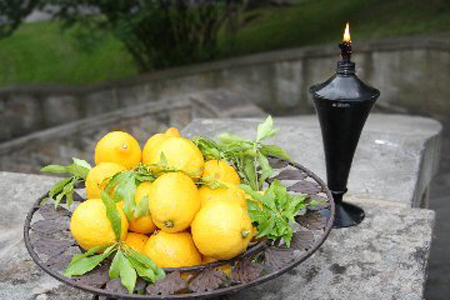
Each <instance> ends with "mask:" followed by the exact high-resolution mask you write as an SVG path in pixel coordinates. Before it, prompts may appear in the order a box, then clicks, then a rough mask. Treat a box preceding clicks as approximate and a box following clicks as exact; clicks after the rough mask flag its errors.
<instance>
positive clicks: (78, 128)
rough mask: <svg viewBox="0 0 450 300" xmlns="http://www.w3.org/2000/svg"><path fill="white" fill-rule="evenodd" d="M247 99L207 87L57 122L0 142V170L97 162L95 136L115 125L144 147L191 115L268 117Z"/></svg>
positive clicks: (28, 170) (34, 169) (32, 170)
mask: <svg viewBox="0 0 450 300" xmlns="http://www.w3.org/2000/svg"><path fill="white" fill-rule="evenodd" d="M248 98H249V96H245V95H242V94H236V93H232V92H230V91H226V90H209V91H208V90H207V91H201V92H198V93H193V94H187V95H184V96H180V97H176V98H166V99H164V100H160V101H155V102H148V103H144V104H138V105H134V106H130V107H128V108H122V109H118V110H114V111H111V112H107V113H102V114H99V115H97V116H92V117H88V118H84V119H82V120H79V121H74V122H70V123H67V124H64V125H59V126H54V127H52V128H50V129H45V130H41V131H39V132H35V133H32V134H29V135H26V136H23V137H20V138H16V139H13V140H10V141H8V142H4V143H0V170H2V171H16V172H24V173H38V172H39V170H40V168H41V167H42V166H44V165H48V164H67V163H69V162H70V161H71V158H72V157H77V158H81V159H85V160H87V161H89V162H91V163H93V158H94V148H95V145H96V143H97V141H98V140H100V138H101V137H102V136H104V135H105V134H106V133H108V132H110V131H113V130H123V131H126V132H129V133H131V134H132V135H133V136H134V137H135V138H136V139H137V140H138V141H139V143H140V145H141V146H143V145H144V144H145V142H146V141H147V139H148V138H149V137H150V136H151V135H153V134H155V133H157V132H162V131H164V130H165V129H167V127H169V126H175V127H178V128H180V129H181V128H183V127H185V126H186V125H187V124H189V123H190V122H191V121H192V119H193V118H218V117H219V118H220V117H262V116H264V115H265V114H264V112H263V111H262V110H261V109H259V108H258V107H257V106H255V105H254V104H253V103H252V102H251V101H249V100H248ZM236 107H239V110H237V109H236Z"/></svg>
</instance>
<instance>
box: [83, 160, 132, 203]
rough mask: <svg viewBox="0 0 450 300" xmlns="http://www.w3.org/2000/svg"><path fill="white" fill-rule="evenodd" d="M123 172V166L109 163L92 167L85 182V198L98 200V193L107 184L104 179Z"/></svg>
mask: <svg viewBox="0 0 450 300" xmlns="http://www.w3.org/2000/svg"><path fill="white" fill-rule="evenodd" d="M125 170H126V169H125V167H124V166H122V165H119V164H116V163H111V162H104V163H100V164H98V165H96V166H95V167H93V168H92V169H91V170H90V171H89V174H88V176H87V177H86V181H85V185H86V194H87V198H88V199H98V198H100V191H102V190H104V189H105V187H106V185H107V184H108V180H106V179H107V178H110V177H112V176H114V175H115V174H117V173H119V172H121V171H125Z"/></svg>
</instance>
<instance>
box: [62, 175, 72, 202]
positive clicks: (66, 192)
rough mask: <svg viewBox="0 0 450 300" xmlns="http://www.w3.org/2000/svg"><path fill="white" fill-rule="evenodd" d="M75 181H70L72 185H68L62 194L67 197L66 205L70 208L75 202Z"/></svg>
mask: <svg viewBox="0 0 450 300" xmlns="http://www.w3.org/2000/svg"><path fill="white" fill-rule="evenodd" d="M74 184H75V180H73V178H72V180H71V181H70V184H66V185H65V186H64V188H63V190H62V192H61V195H64V196H66V203H67V205H68V206H69V207H70V206H71V205H72V202H73V191H74V189H75V186H74Z"/></svg>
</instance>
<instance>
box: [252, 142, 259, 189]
mask: <svg viewBox="0 0 450 300" xmlns="http://www.w3.org/2000/svg"><path fill="white" fill-rule="evenodd" d="M257 144H258V142H254V143H253V150H254V152H255V158H254V162H253V165H254V166H255V187H256V190H257V191H259V180H258V170H257V168H256V163H257V159H258V147H257Z"/></svg>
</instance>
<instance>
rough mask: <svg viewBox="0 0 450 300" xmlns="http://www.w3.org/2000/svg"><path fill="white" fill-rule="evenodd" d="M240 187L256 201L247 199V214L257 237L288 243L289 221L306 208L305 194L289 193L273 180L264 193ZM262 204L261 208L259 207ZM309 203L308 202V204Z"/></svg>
mask: <svg viewBox="0 0 450 300" xmlns="http://www.w3.org/2000/svg"><path fill="white" fill-rule="evenodd" d="M241 189H242V190H244V191H245V192H246V193H247V194H248V195H250V196H251V197H252V198H253V199H255V200H256V201H258V202H255V201H252V200H248V201H247V204H248V215H249V217H250V219H251V220H252V222H256V225H257V230H258V232H257V235H256V236H257V237H267V238H268V239H270V240H278V239H280V238H281V239H283V241H284V242H285V244H286V245H290V241H291V239H292V235H293V230H292V227H291V223H293V222H294V221H295V220H294V217H295V216H296V215H298V213H299V212H300V211H301V210H306V207H307V204H306V203H305V200H306V199H307V196H306V195H295V196H293V195H290V194H289V193H288V191H287V189H286V187H285V186H283V185H282V184H281V183H280V182H279V181H278V180H274V181H273V182H272V183H271V184H270V186H269V188H268V189H267V190H266V191H265V193H264V195H261V194H259V193H258V192H256V191H254V190H252V188H251V187H250V186H248V185H245V184H242V185H241ZM261 204H262V208H261ZM308 205H309V204H308Z"/></svg>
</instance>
